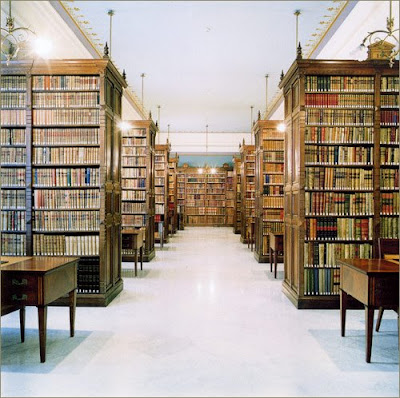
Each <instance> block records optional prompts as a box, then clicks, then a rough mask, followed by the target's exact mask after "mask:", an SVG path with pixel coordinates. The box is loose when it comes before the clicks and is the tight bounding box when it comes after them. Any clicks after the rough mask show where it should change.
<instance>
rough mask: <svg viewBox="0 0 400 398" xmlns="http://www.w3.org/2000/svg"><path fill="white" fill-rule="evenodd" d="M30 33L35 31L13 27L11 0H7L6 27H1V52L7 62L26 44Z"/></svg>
mask: <svg viewBox="0 0 400 398" xmlns="http://www.w3.org/2000/svg"><path fill="white" fill-rule="evenodd" d="M30 34H35V32H34V31H33V30H31V29H29V28H24V27H20V28H15V27H14V18H13V17H12V15H11V0H9V2H8V17H7V19H6V28H1V54H2V55H3V56H4V57H5V58H6V60H7V64H8V63H9V62H10V61H11V60H12V59H13V58H15V57H16V56H17V54H18V52H19V50H20V49H21V48H23V47H24V46H26V44H27V43H28V42H29V40H30Z"/></svg>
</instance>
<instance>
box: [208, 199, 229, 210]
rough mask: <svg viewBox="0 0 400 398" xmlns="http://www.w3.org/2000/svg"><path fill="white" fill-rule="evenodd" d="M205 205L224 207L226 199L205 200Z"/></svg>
mask: <svg viewBox="0 0 400 398" xmlns="http://www.w3.org/2000/svg"><path fill="white" fill-rule="evenodd" d="M205 205H206V206H207V207H209V206H215V207H224V208H225V206H226V201H225V200H206V202H205Z"/></svg>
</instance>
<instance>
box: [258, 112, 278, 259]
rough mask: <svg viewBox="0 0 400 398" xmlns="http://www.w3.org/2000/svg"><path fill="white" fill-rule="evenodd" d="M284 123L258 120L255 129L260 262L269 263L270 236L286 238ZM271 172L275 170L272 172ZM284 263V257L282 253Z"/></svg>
mask: <svg viewBox="0 0 400 398" xmlns="http://www.w3.org/2000/svg"><path fill="white" fill-rule="evenodd" d="M280 124H282V121H281V120H261V119H258V120H257V121H256V122H255V124H254V125H253V133H254V137H255V153H256V160H255V167H256V179H255V187H256V194H255V196H256V199H255V207H256V213H255V214H256V217H255V250H254V256H255V258H256V259H257V261H258V262H269V261H270V258H269V248H270V242H269V234H270V233H274V234H283V205H284V203H283V164H284V139H285V135H284V133H283V132H281V131H279V130H278V126H279V125H280ZM269 170H273V171H272V172H270V171H269ZM278 261H279V262H282V261H283V257H282V253H278Z"/></svg>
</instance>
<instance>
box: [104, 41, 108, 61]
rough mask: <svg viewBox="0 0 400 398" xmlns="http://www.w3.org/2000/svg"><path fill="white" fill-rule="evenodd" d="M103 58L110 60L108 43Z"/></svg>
mask: <svg viewBox="0 0 400 398" xmlns="http://www.w3.org/2000/svg"><path fill="white" fill-rule="evenodd" d="M103 58H108V44H107V42H106V45H105V46H104V55H103Z"/></svg>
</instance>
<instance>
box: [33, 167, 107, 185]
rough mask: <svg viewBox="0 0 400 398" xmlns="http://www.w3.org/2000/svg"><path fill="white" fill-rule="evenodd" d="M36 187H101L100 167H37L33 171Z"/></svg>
mask: <svg viewBox="0 0 400 398" xmlns="http://www.w3.org/2000/svg"><path fill="white" fill-rule="evenodd" d="M32 177H33V185H34V186H35V187H54V186H57V187H83V186H86V187H99V186H100V169H99V168H93V167H82V168H50V169H37V168H35V169H34V170H33V173H32Z"/></svg>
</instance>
